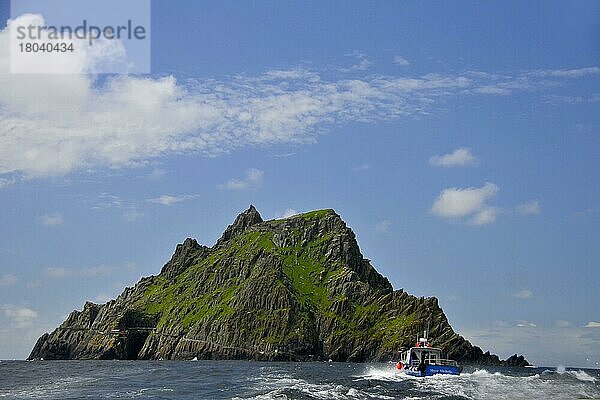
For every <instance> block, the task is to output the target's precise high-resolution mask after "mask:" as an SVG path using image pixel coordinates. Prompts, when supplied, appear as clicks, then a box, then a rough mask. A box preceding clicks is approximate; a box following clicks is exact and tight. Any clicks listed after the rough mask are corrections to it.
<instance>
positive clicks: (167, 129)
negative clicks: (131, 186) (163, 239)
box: [0, 21, 599, 187]
mask: <svg viewBox="0 0 600 400" xmlns="http://www.w3.org/2000/svg"><path fill="white" fill-rule="evenodd" d="M22 22H26V21H21V24H22ZM9 39H10V37H9V34H8V30H7V29H5V30H3V31H1V32H0V87H2V90H1V91H0V187H2V186H4V187H6V186H7V185H9V184H11V183H15V182H18V181H19V180H21V179H29V178H35V177H48V176H61V175H65V174H68V173H71V172H73V171H87V170H94V169H98V168H124V167H136V166H140V165H147V164H148V163H149V162H151V161H152V160H155V159H158V158H160V157H162V156H165V155H173V154H183V153H188V154H189V153H195V154H202V155H210V156H216V155H219V154H223V153H226V152H229V151H232V150H235V149H238V148H241V147H246V146H257V145H273V144H281V143H285V144H304V143H311V142H314V141H315V140H316V138H317V137H318V135H320V134H322V133H324V132H326V131H327V130H328V129H331V128H332V127H333V126H339V125H341V124H345V123H348V122H363V123H370V122H376V121H388V120H394V119H397V118H401V117H406V116H412V115H421V114H425V113H429V112H431V110H432V109H435V107H436V106H437V105H438V104H440V103H441V102H443V101H445V100H446V99H447V98H449V97H460V96H471V95H476V94H477V93H481V89H482V88H487V93H486V95H494V94H497V92H498V91H502V92H503V93H507V92H509V93H512V92H513V91H517V90H521V91H522V90H531V89H533V88H536V87H541V86H543V87H544V88H548V87H551V85H548V82H551V83H552V82H554V83H556V82H560V81H561V80H564V79H575V78H584V77H586V76H589V75H591V74H598V73H599V71H598V68H596V67H591V68H586V69H579V70H555V71H534V72H533V73H531V72H524V73H518V74H515V75H508V74H507V75H499V74H490V73H485V72H466V73H462V74H453V75H452V74H451V75H440V74H426V75H422V76H410V77H409V76H385V75H370V76H365V77H356V78H351V79H350V78H347V79H339V78H338V79H325V78H323V77H322V76H321V75H320V74H319V73H318V72H315V71H306V70H304V69H290V70H276V71H267V72H265V73H264V74H262V75H258V76H245V75H238V76H233V77H228V78H225V79H222V80H216V79H211V80H195V81H194V80H189V81H185V82H178V81H177V80H176V79H175V78H174V77H172V76H165V77H146V76H129V75H118V76H109V77H103V78H102V79H98V77H97V76H96V75H91V74H86V73H85V72H88V71H89V68H88V66H89V65H90V64H92V63H95V62H102V61H103V60H102V59H101V58H102V57H108V56H107V54H112V55H110V57H114V56H115V55H114V52H113V53H110V52H99V54H96V55H91V54H88V55H85V57H87V58H86V59H83V60H78V61H77V63H79V64H77V63H75V64H74V66H73V68H74V71H75V72H81V73H73V74H51V75H44V74H38V75H22V74H9V73H7V72H8V71H9V66H10V60H9ZM94 57H95V58H94ZM353 57H355V58H356V59H358V60H359V62H358V64H356V65H355V66H354V67H353V68H352V70H353V71H355V72H356V73H357V74H359V73H361V71H363V70H365V69H366V68H368V66H369V65H370V62H369V61H368V60H367V59H366V56H364V55H363V54H361V53H354V54H353ZM492 89H493V90H492ZM233 186H235V185H233Z"/></svg>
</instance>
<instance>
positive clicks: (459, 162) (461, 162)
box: [429, 147, 477, 168]
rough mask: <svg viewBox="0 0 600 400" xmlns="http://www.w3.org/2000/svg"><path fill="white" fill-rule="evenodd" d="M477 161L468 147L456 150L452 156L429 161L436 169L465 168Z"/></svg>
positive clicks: (437, 157) (447, 155) (438, 157)
mask: <svg viewBox="0 0 600 400" xmlns="http://www.w3.org/2000/svg"><path fill="white" fill-rule="evenodd" d="M476 161H477V158H476V157H475V156H473V154H471V149H470V148H468V147H461V148H459V149H456V150H454V152H452V153H450V154H444V155H442V156H433V157H431V158H430V159H429V164H431V165H433V166H434V167H444V168H450V167H464V166H467V165H472V164H474V163H475V162H476Z"/></svg>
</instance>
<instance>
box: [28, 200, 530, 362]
mask: <svg viewBox="0 0 600 400" xmlns="http://www.w3.org/2000/svg"><path fill="white" fill-rule="evenodd" d="M427 324H429V326H430V337H431V338H433V339H434V344H435V345H436V346H439V347H442V348H443V349H444V350H445V351H446V352H447V353H448V355H449V357H451V358H455V359H459V360H461V361H465V362H476V363H485V364H499V363H501V361H500V360H499V359H498V357H496V356H494V355H490V354H489V353H485V354H484V353H483V352H482V350H481V349H480V348H478V347H476V346H472V345H471V344H470V343H469V342H468V341H466V340H465V339H464V338H462V337H461V336H459V335H457V334H456V333H455V332H454V331H453V330H452V327H451V326H450V325H449V323H448V320H447V319H446V316H445V315H444V312H443V311H442V309H441V308H440V307H439V305H438V302H437V299H435V298H417V297H414V296H411V295H409V294H407V293H405V292H404V291H402V290H397V291H394V290H393V288H392V286H391V285H390V283H389V282H388V280H387V279H386V278H385V277H383V276H382V275H380V274H379V273H378V272H377V271H376V270H375V269H374V268H373V266H371V264H370V262H369V261H368V260H367V259H365V258H364V257H363V256H362V254H361V252H360V249H359V247H358V244H357V242H356V239H355V236H354V233H353V232H352V230H351V229H350V228H348V227H347V226H346V224H345V223H344V221H343V220H342V219H341V218H340V217H339V216H338V215H337V214H336V213H335V212H334V211H333V210H319V211H313V212H309V213H306V214H301V215H297V216H294V217H291V218H287V219H281V220H271V221H263V220H262V218H261V217H260V214H259V213H258V212H257V211H256V209H255V208H254V207H252V206H251V207H250V208H249V209H248V210H247V211H245V212H244V213H242V214H240V215H239V216H238V217H237V218H236V220H235V222H234V223H233V224H232V225H230V226H229V227H228V228H227V229H226V231H225V232H224V233H223V236H222V237H221V238H220V239H219V240H218V241H217V243H216V244H215V245H214V246H213V247H212V248H208V247H205V246H201V245H199V244H198V243H197V242H196V241H195V240H193V239H186V240H185V241H184V243H183V244H180V245H178V246H177V249H176V250H175V254H174V255H173V257H172V258H171V260H170V261H169V262H167V264H165V266H164V267H163V268H162V270H161V272H160V274H159V275H157V276H151V277H147V278H143V279H141V280H140V282H138V283H137V284H136V285H135V286H134V287H133V288H127V289H125V291H124V292H123V293H122V294H121V295H120V296H119V297H118V298H117V299H116V300H113V301H110V302H108V303H106V304H104V305H96V304H92V303H86V304H85V306H84V308H83V311H74V312H73V313H71V315H70V316H69V317H68V318H67V320H66V321H65V322H63V324H62V325H61V326H60V327H58V328H57V329H56V330H55V331H54V332H52V333H51V334H45V335H43V336H42V337H41V338H40V339H39V340H38V342H37V343H36V345H35V347H34V349H33V351H32V352H31V355H30V357H29V358H30V359H36V358H44V359H161V358H162V359H191V358H194V357H197V358H199V359H202V358H204V359H232V358H235V359H256V360H323V359H325V360H327V359H332V360H334V361H368V360H390V359H395V358H397V357H398V351H399V350H400V349H401V348H402V347H409V346H411V345H412V343H413V342H414V338H415V336H416V334H417V332H418V331H419V330H421V329H422V328H423V327H424V326H425V325H427ZM506 362H508V363H510V364H514V365H520V364H524V363H526V361H525V360H524V359H522V358H518V357H516V356H514V357H511V359H509V360H507V361H506Z"/></svg>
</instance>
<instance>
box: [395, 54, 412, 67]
mask: <svg viewBox="0 0 600 400" xmlns="http://www.w3.org/2000/svg"><path fill="white" fill-rule="evenodd" d="M394 64H396V65H399V66H401V67H406V66H407V65H410V63H409V62H408V60H407V59H406V58H404V57H402V56H398V55H395V56H394Z"/></svg>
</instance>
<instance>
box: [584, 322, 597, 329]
mask: <svg viewBox="0 0 600 400" xmlns="http://www.w3.org/2000/svg"><path fill="white" fill-rule="evenodd" d="M585 328H600V322H596V321H590V322H588V323H587V325H586V326H585Z"/></svg>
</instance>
